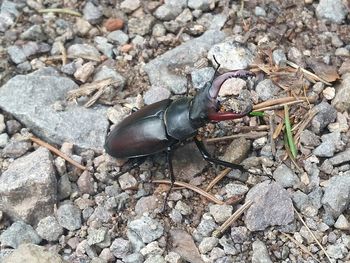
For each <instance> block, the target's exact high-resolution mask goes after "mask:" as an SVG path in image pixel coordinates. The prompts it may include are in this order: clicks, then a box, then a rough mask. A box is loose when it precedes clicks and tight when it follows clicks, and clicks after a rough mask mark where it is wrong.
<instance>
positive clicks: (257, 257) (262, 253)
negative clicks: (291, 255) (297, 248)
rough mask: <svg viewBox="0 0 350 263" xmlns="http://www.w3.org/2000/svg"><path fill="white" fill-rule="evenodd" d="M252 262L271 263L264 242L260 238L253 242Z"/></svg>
mask: <svg viewBox="0 0 350 263" xmlns="http://www.w3.org/2000/svg"><path fill="white" fill-rule="evenodd" d="M252 263H272V260H271V258H270V256H269V252H268V251H267V248H266V245H265V243H264V242H262V241H260V240H256V241H254V242H253V256H252Z"/></svg>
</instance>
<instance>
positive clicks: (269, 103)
mask: <svg viewBox="0 0 350 263" xmlns="http://www.w3.org/2000/svg"><path fill="white" fill-rule="evenodd" d="M296 100H303V101H306V98H303V97H301V98H295V97H284V98H278V99H271V100H267V101H264V102H262V103H259V104H256V105H254V106H253V109H254V110H257V109H260V108H265V107H269V106H273V105H279V104H283V103H288V102H291V101H296ZM308 100H310V101H313V100H312V99H311V98H308Z"/></svg>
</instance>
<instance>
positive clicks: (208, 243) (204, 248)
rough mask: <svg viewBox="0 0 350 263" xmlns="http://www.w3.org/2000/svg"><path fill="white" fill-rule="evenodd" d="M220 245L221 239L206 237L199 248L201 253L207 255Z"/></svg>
mask: <svg viewBox="0 0 350 263" xmlns="http://www.w3.org/2000/svg"><path fill="white" fill-rule="evenodd" d="M218 243H219V239H217V238H216V237H205V238H203V240H202V242H201V243H200V244H199V246H198V249H199V252H201V253H202V254H206V253H208V252H210V251H211V250H212V249H213V248H214V247H215V246H216V245H217V244H218Z"/></svg>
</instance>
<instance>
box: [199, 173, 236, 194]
mask: <svg viewBox="0 0 350 263" xmlns="http://www.w3.org/2000/svg"><path fill="white" fill-rule="evenodd" d="M231 170H232V169H231V168H226V169H225V170H223V171H222V172H221V173H220V174H219V175H218V176H216V177H215V178H214V180H212V181H211V182H210V184H209V185H208V186H207V188H206V189H205V191H207V192H209V191H210V190H211V189H212V188H213V187H214V185H216V184H217V183H218V182H219V181H220V180H221V179H222V178H224V177H225V176H226V175H227V174H228V173H229V172H230V171H231Z"/></svg>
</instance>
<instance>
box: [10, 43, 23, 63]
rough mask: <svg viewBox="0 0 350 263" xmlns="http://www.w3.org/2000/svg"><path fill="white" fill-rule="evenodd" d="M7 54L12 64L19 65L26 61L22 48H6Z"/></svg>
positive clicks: (15, 46)
mask: <svg viewBox="0 0 350 263" xmlns="http://www.w3.org/2000/svg"><path fill="white" fill-rule="evenodd" d="M7 53H8V54H9V56H10V59H11V60H12V62H14V63H15V64H20V63H23V62H25V61H26V60H27V56H26V54H25V53H24V51H23V50H22V48H21V47H19V46H17V45H14V46H9V47H8V48H7Z"/></svg>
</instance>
